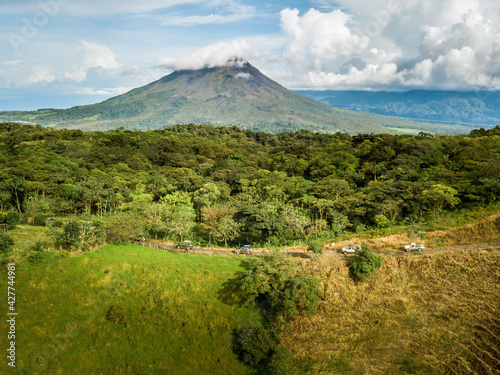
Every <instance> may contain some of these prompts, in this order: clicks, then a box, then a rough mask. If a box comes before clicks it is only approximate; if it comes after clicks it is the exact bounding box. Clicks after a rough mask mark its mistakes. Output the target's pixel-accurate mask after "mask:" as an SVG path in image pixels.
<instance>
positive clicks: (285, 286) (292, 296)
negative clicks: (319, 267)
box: [229, 253, 320, 321]
mask: <svg viewBox="0 0 500 375" xmlns="http://www.w3.org/2000/svg"><path fill="white" fill-rule="evenodd" d="M242 266H243V267H244V268H245V270H244V271H240V272H239V273H238V274H237V275H238V276H237V278H236V279H234V280H230V281H229V282H230V283H231V285H232V287H235V288H237V290H238V292H239V293H238V294H239V297H240V298H241V299H242V300H243V301H245V302H251V301H256V302H257V303H258V305H259V306H260V308H261V312H262V314H263V315H264V316H266V317H267V318H268V319H270V320H272V321H278V320H281V321H289V320H290V319H291V318H292V317H293V316H294V315H295V314H297V313H298V312H300V311H308V312H311V313H315V312H316V305H317V303H318V301H319V295H320V291H319V289H318V284H319V280H318V279H316V278H314V277H312V276H309V275H308V274H307V273H306V271H305V270H304V269H303V268H301V267H299V266H297V265H296V264H295V263H294V261H293V259H292V258H291V257H288V256H284V255H283V254H281V253H275V254H273V255H272V256H269V257H265V258H255V259H249V260H244V261H243V262H242Z"/></svg>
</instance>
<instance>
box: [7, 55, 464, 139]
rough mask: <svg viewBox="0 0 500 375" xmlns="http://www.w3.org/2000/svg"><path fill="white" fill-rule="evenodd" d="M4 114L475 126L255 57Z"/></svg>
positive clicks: (119, 121)
mask: <svg viewBox="0 0 500 375" xmlns="http://www.w3.org/2000/svg"><path fill="white" fill-rule="evenodd" d="M0 121H24V122H28V123H36V124H40V125H45V126H57V127H66V128H78V129H83V130H107V129H114V128H118V127H124V128H128V129H143V130H145V129H162V128H164V127H165V126H171V125H175V124H189V123H193V124H213V125H217V126H233V125H235V126H238V127H240V128H242V129H250V130H254V131H265V132H269V133H279V132H285V131H286V132H290V131H298V130H300V129H307V130H313V131H317V132H320V133H336V132H345V133H349V134H358V133H383V132H388V133H414V134H416V133H418V132H420V131H426V132H435V133H448V134H456V133H467V132H469V131H470V128H467V127H463V126H450V125H446V124H433V123H427V122H421V121H418V122H417V121H413V120H408V119H402V118H398V117H389V116H380V115H374V114H368V113H359V112H355V111H350V110H346V109H341V108H336V107H332V106H330V105H328V104H325V103H320V102H318V101H316V100H313V99H310V98H307V97H305V96H302V95H299V94H297V93H294V92H292V91H290V90H288V89H286V88H284V87H283V86H281V85H280V84H279V83H277V82H275V81H273V80H271V79H270V78H268V77H266V76H265V75H264V74H262V73H261V72H260V71H259V70H257V69H256V68H255V67H253V66H252V65H251V64H249V63H243V62H240V61H237V62H229V63H228V64H227V65H225V66H222V67H218V68H205V69H200V70H183V71H176V72H173V73H171V74H169V75H168V76H165V77H163V78H161V79H160V80H158V81H156V82H153V83H150V84H148V85H146V86H143V87H139V88H136V89H134V90H132V91H130V92H128V93H126V94H123V95H120V96H117V97H114V98H111V99H108V100H106V101H104V102H102V103H97V104H94V105H87V106H79V107H73V108H69V109H64V110H56V109H41V110H38V111H33V112H15V111H14V112H12V111H11V112H0Z"/></svg>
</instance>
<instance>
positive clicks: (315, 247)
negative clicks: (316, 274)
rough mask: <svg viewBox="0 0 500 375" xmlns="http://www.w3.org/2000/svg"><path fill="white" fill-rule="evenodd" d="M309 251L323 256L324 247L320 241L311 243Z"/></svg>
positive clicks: (308, 246)
mask: <svg viewBox="0 0 500 375" xmlns="http://www.w3.org/2000/svg"><path fill="white" fill-rule="evenodd" d="M307 250H309V251H312V252H313V253H314V254H323V246H322V245H321V244H320V243H319V242H318V241H309V242H308V243H307Z"/></svg>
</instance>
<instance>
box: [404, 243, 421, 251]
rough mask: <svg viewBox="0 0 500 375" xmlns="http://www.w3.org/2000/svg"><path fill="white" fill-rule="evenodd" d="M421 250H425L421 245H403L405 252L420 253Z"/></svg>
mask: <svg viewBox="0 0 500 375" xmlns="http://www.w3.org/2000/svg"><path fill="white" fill-rule="evenodd" d="M421 249H425V246H424V245H422V244H415V243H413V242H412V243H411V244H409V245H405V250H406V251H420V250H421Z"/></svg>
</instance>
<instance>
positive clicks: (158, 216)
mask: <svg viewBox="0 0 500 375" xmlns="http://www.w3.org/2000/svg"><path fill="white" fill-rule="evenodd" d="M497 133H498V132H497V131H496V130H495V129H491V130H484V131H477V132H474V134H471V135H470V136H465V135H460V136H438V135H430V134H427V133H421V134H419V135H417V136H412V135H403V136H396V135H391V134H358V135H356V136H350V135H348V134H343V133H337V134H319V133H313V132H312V131H306V130H300V131H297V132H296V133H281V134H266V133H263V132H257V133H256V132H252V131H249V130H242V129H239V128H236V127H231V128H222V127H220V128H219V127H215V126H210V125H200V126H197V125H192V124H191V125H178V126H173V127H171V128H166V129H164V130H157V131H149V132H139V131H135V132H134V131H129V130H126V129H123V128H122V129H117V130H111V131H99V132H82V131H76V130H67V129H61V130H54V129H46V128H42V127H39V126H23V125H19V124H1V123H0V159H1V160H2V163H1V164H0V209H1V210H2V211H6V213H3V214H1V216H0V222H4V223H5V222H7V223H9V225H13V223H16V222H18V221H19V218H20V216H19V213H18V212H21V211H22V210H23V209H24V210H27V211H28V212H24V213H23V216H26V217H27V216H31V215H33V212H35V213H37V214H39V215H49V213H50V212H54V216H61V215H64V216H66V215H69V214H73V215H75V214H76V215H79V214H82V213H86V214H92V215H95V216H99V217H103V218H104V217H107V218H112V217H113V216H115V215H116V214H119V213H120V212H124V211H126V212H127V214H130V213H133V214H134V215H136V216H137V217H139V218H140V220H141V221H143V226H144V228H143V229H142V230H140V228H137V226H135V227H134V226H133V228H132V229H131V230H133V231H137V232H138V233H140V232H143V231H145V230H147V231H149V232H150V233H154V234H158V236H161V237H163V236H170V237H172V236H174V235H176V236H178V237H181V236H182V237H186V236H189V234H188V232H189V231H188V229H191V228H193V227H195V226H196V225H195V222H197V224H202V223H203V221H204V220H203V212H202V210H203V209H205V210H209V209H211V210H213V209H214V208H220V207H224V208H227V210H226V211H228V212H231V215H226V220H224V221H223V222H222V224H224V225H221V226H222V229H224V232H225V233H229V234H230V236H226V237H225V238H220V239H218V241H219V242H221V241H226V240H227V241H229V240H231V241H234V243H238V242H240V243H243V242H245V243H255V242H259V243H266V242H267V243H272V244H275V245H277V246H283V245H284V244H285V241H287V243H290V241H291V240H306V239H308V238H316V237H317V236H319V237H321V238H326V233H327V232H328V237H335V236H339V235H342V234H344V233H345V232H346V231H351V232H352V231H355V230H358V231H360V232H364V231H366V230H370V229H375V228H379V229H382V228H386V227H389V228H390V227H393V226H398V225H400V224H404V223H407V221H406V219H408V218H414V217H417V218H419V220H424V221H427V222H428V221H429V219H431V220H433V219H439V217H440V216H441V217H446V215H447V213H448V212H450V211H451V210H457V209H463V208H466V209H473V208H474V207H479V206H481V207H483V206H486V205H489V204H497V203H498V197H500V169H499V168H498V165H500V140H499V137H500V136H499V135H498V134H497ZM14 151H15V153H17V154H14V153H13V152H14ZM27 160H29V162H27ZM55 171H57V173H56V172H55ZM169 196H170V197H172V196H179V197H187V199H183V204H182V205H183V207H182V209H181V208H180V207H179V206H178V205H177V204H176V203H175V202H173V201H171V200H167V201H165V200H164V199H165V197H169ZM31 197H34V198H33V199H31V200H30V198H31ZM40 219H41V217H40ZM229 219H230V220H229ZM113 220H115V221H116V222H119V220H118V219H112V220H111V222H113ZM412 220H413V219H412ZM133 221H135V220H133ZM205 221H206V220H205ZM37 222H38V216H37ZM122 223H123V224H127V223H126V221H122ZM40 224H41V222H40ZM204 224H209V223H204ZM212 224H213V223H212ZM49 226H50V227H51V228H53V229H54V228H57V226H56V225H53V224H50V225H49ZM111 226H112V225H111V224H110V226H109V228H107V229H109V234H110V237H111V240H112V241H126V240H127V236H128V234H126V233H122V234H120V233H119V232H120V229H121V228H120V225H119V223H118V224H117V225H115V227H114V231H112V230H111ZM139 226H141V225H139ZM134 228H135V229H134ZM136 229H139V230H136ZM219 229H220V228H219ZM131 230H130V231H129V230H127V231H128V232H131ZM201 230H202V231H203V233H201V234H200V238H199V240H200V241H201V240H202V241H203V242H205V241H207V242H208V240H209V236H211V235H212V234H213V233H212V232H213V231H214V226H213V225H208V226H204V227H202V228H201ZM82 231H83V224H82ZM421 231H422V230H421ZM129 234H132V235H136V234H137V233H129ZM323 234H325V236H323ZM213 239H214V236H212V240H213ZM70 242H71V241H70ZM75 246H76V245H75Z"/></svg>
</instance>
